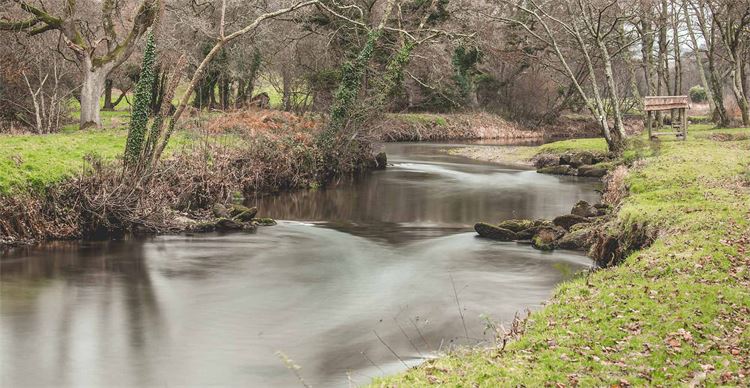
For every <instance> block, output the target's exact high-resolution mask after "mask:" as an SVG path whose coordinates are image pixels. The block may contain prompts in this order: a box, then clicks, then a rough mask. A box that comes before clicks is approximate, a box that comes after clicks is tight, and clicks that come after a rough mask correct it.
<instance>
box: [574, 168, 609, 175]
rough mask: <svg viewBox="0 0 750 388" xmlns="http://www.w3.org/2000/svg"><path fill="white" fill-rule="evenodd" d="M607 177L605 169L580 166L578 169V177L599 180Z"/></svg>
mask: <svg viewBox="0 0 750 388" xmlns="http://www.w3.org/2000/svg"><path fill="white" fill-rule="evenodd" d="M605 175H607V169H606V168H601V167H595V166H580V167H578V176H585V177H590V178H601V177H603V176H605Z"/></svg>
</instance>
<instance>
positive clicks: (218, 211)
mask: <svg viewBox="0 0 750 388" xmlns="http://www.w3.org/2000/svg"><path fill="white" fill-rule="evenodd" d="M211 211H212V212H213V213H214V217H217V218H229V210H227V208H226V207H225V206H224V205H222V204H220V203H215V204H214V206H213V207H212V208H211Z"/></svg>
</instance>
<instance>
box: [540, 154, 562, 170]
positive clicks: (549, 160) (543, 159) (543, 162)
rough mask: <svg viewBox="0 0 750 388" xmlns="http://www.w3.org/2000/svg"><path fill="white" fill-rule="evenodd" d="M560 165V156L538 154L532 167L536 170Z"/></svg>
mask: <svg viewBox="0 0 750 388" xmlns="http://www.w3.org/2000/svg"><path fill="white" fill-rule="evenodd" d="M558 165H560V156H559V155H555V154H539V155H537V156H535V157H534V166H535V167H536V168H542V167H549V166H558Z"/></svg>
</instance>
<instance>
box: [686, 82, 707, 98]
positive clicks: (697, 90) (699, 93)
mask: <svg viewBox="0 0 750 388" xmlns="http://www.w3.org/2000/svg"><path fill="white" fill-rule="evenodd" d="M689 93H690V101H692V102H706V100H708V94H706V89H705V88H703V86H699V85H696V86H693V87H692V88H690V92H689Z"/></svg>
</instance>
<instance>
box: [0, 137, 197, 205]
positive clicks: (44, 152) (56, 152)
mask: <svg viewBox="0 0 750 388" xmlns="http://www.w3.org/2000/svg"><path fill="white" fill-rule="evenodd" d="M199 137H200V135H197V134H193V133H191V132H187V131H183V132H178V133H176V134H175V135H174V136H173V137H172V139H171V141H170V143H169V146H168V147H167V150H166V153H167V154H169V153H171V152H173V151H174V150H177V149H179V148H182V147H185V146H187V145H189V144H193V143H195V142H196V141H197V139H198V138H199ZM126 138H127V130H124V129H104V130H85V131H79V130H74V131H70V132H61V133H56V134H50V135H0V193H9V192H11V191H13V190H43V189H44V188H46V187H48V186H49V185H51V184H54V183H57V182H59V181H61V180H63V179H64V178H66V177H70V176H73V175H76V174H79V173H80V172H81V171H82V170H83V167H84V165H85V157H86V156H87V155H93V156H96V157H98V158H101V159H102V160H104V161H113V160H115V159H117V158H120V157H121V156H122V153H123V152H124V149H125V139H126Z"/></svg>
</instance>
